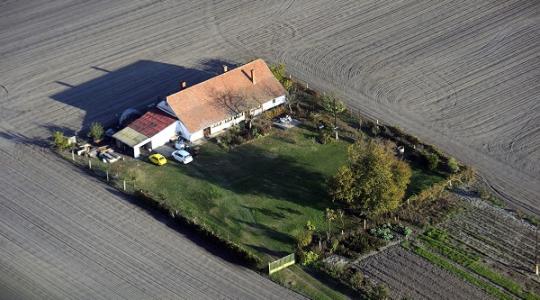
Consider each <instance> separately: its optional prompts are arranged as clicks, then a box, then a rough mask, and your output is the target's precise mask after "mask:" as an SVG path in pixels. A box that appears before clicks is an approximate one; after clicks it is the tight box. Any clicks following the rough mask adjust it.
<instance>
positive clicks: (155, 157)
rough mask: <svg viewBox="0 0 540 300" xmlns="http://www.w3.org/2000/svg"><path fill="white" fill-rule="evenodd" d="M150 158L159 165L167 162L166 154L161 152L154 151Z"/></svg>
mask: <svg viewBox="0 0 540 300" xmlns="http://www.w3.org/2000/svg"><path fill="white" fill-rule="evenodd" d="M148 159H149V160H150V162H152V163H153V164H155V165H158V166H163V165H164V164H166V163H167V159H166V158H165V156H163V155H161V154H159V153H154V154H152V155H150V156H148Z"/></svg>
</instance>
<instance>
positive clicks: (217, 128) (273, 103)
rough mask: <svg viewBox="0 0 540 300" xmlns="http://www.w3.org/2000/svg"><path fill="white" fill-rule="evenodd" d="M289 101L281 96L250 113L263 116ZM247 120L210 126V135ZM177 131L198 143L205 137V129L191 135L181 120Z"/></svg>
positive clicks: (233, 120) (236, 120) (240, 119)
mask: <svg viewBox="0 0 540 300" xmlns="http://www.w3.org/2000/svg"><path fill="white" fill-rule="evenodd" d="M286 101H287V98H286V97H285V95H283V96H279V97H277V98H275V99H272V100H270V101H267V102H265V103H263V104H262V105H261V107H259V108H256V109H253V110H251V111H250V113H251V114H252V115H253V116H256V115H259V114H261V113H262V112H263V111H266V110H269V109H271V108H274V107H276V106H278V105H281V104H283V103H285V102H286ZM245 119H246V117H245V115H244V114H242V115H241V116H239V117H238V118H236V119H234V118H233V119H232V120H230V121H228V122H223V123H222V124H219V125H217V126H215V127H212V126H210V134H212V135H213V134H217V133H219V132H221V131H223V130H225V129H227V128H229V127H231V126H233V125H235V124H238V123H240V122H242V121H244V120H245ZM177 131H178V132H179V133H180V135H181V136H182V137H183V138H185V139H186V140H188V141H192V142H193V141H196V140H198V139H201V138H203V137H204V129H201V130H199V131H197V132H194V133H191V132H189V130H188V129H187V128H186V126H184V124H183V123H182V121H181V120H180V121H179V122H178V126H177Z"/></svg>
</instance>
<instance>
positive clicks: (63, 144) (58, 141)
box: [53, 131, 69, 150]
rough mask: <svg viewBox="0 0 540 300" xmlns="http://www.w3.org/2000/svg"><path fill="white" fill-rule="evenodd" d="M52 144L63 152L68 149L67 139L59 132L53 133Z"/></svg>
mask: <svg viewBox="0 0 540 300" xmlns="http://www.w3.org/2000/svg"><path fill="white" fill-rule="evenodd" d="M53 144H54V146H55V147H56V148H58V149H60V150H64V149H66V148H68V147H69V142H68V139H67V138H66V137H65V136H64V134H63V133H62V132H61V131H55V132H53Z"/></svg>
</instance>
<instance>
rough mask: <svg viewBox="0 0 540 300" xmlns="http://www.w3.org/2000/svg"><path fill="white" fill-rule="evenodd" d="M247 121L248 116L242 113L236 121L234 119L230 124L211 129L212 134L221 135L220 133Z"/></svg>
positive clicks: (225, 123) (224, 123)
mask: <svg viewBox="0 0 540 300" xmlns="http://www.w3.org/2000/svg"><path fill="white" fill-rule="evenodd" d="M245 119H246V116H245V115H244V114H243V113H242V114H241V115H240V116H238V117H237V118H236V119H234V118H233V119H232V120H230V121H228V122H223V123H222V124H219V125H218V126H216V127H211V128H210V134H216V133H219V132H220V131H223V130H225V129H227V128H229V127H231V126H233V125H235V124H238V123H240V122H242V121H244V120H245Z"/></svg>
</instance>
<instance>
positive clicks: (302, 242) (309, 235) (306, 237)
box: [297, 230, 313, 249]
mask: <svg viewBox="0 0 540 300" xmlns="http://www.w3.org/2000/svg"><path fill="white" fill-rule="evenodd" d="M312 241H313V232H312V231H310V230H304V231H301V232H300V234H299V235H298V237H297V244H298V248H300V249H302V248H305V247H307V246H309V245H310V244H311V242H312Z"/></svg>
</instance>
